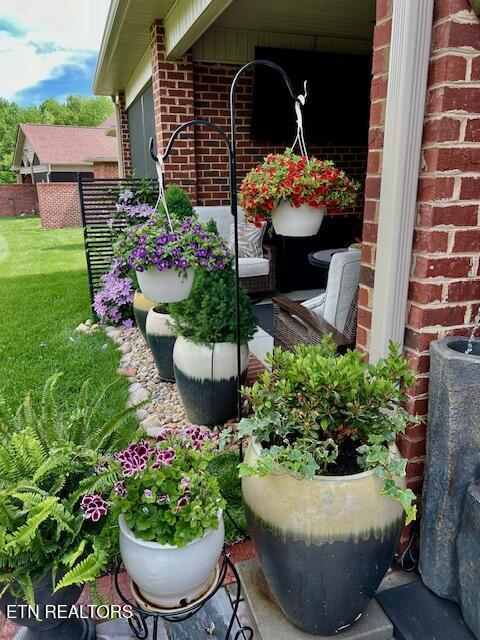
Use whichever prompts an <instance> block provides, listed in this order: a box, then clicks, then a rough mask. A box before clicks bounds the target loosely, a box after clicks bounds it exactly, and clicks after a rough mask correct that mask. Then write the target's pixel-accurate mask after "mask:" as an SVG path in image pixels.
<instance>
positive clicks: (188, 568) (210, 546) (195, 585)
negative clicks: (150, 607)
mask: <svg viewBox="0 0 480 640" xmlns="http://www.w3.org/2000/svg"><path fill="white" fill-rule="evenodd" d="M118 523H119V526H120V554H121V556H122V560H123V564H124V566H125V569H126V571H127V573H128V575H129V576H130V577H131V578H132V580H133V581H134V582H135V584H136V585H137V587H138V589H139V591H140V593H141V594H142V596H144V597H145V599H146V600H148V602H150V603H152V604H154V605H157V606H158V607H162V608H166V609H167V608H168V609H171V608H174V607H180V606H185V605H187V604H189V603H191V602H194V601H195V600H197V599H198V598H200V596H202V595H203V594H204V593H205V591H207V589H208V587H209V586H210V581H211V579H212V576H213V574H214V571H215V567H216V564H217V562H218V559H219V557H220V554H221V553H222V549H223V543H224V538H225V530H224V526H223V517H222V511H221V510H219V512H218V528H217V529H209V530H208V531H206V533H205V535H204V536H203V537H202V538H197V539H196V540H192V542H190V543H189V544H187V545H186V546H185V547H174V546H171V545H168V544H158V543H157V542H147V541H146V540H141V539H140V538H137V537H136V536H135V534H134V533H133V532H132V530H131V529H130V528H129V527H128V526H127V523H126V522H125V518H124V517H123V514H122V515H120V517H119V519H118Z"/></svg>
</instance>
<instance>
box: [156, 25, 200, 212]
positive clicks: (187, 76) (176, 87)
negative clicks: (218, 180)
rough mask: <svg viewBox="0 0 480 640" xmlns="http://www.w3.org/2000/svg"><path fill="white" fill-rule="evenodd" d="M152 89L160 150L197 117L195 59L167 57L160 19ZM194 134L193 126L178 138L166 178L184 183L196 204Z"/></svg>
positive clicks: (170, 158)
mask: <svg viewBox="0 0 480 640" xmlns="http://www.w3.org/2000/svg"><path fill="white" fill-rule="evenodd" d="M151 52H152V88H153V107H154V111H155V128H156V133H157V149H159V150H162V149H165V147H166V145H167V143H168V140H169V138H170V136H171V134H172V133H173V131H175V129H176V128H177V127H178V126H179V125H180V124H182V123H184V122H187V121H188V120H191V119H192V118H194V117H195V114H194V99H193V58H192V54H191V53H188V54H186V55H185V56H184V57H183V58H182V59H181V60H178V61H176V62H170V61H168V60H166V58H165V35H164V31H163V26H162V23H161V21H158V20H157V21H155V22H154V23H153V25H152V29H151ZM195 135H196V131H194V130H193V129H190V130H188V131H186V132H185V133H183V134H182V135H181V138H179V139H177V142H176V143H175V148H174V149H173V150H172V153H171V155H170V156H169V158H168V161H167V162H166V164H165V179H166V181H167V182H175V183H176V184H179V185H181V186H182V187H183V188H184V189H185V190H186V191H187V192H188V193H189V195H190V197H191V199H192V201H193V202H194V203H196V201H197V193H196V175H195Z"/></svg>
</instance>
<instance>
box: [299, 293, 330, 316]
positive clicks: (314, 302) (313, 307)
mask: <svg viewBox="0 0 480 640" xmlns="http://www.w3.org/2000/svg"><path fill="white" fill-rule="evenodd" d="M302 307H306V308H307V309H310V311H311V312H312V313H314V314H315V315H316V316H317V317H318V318H320V319H322V318H323V310H324V307H325V293H321V294H320V295H319V296H315V298H310V299H309V300H304V301H303V302H302Z"/></svg>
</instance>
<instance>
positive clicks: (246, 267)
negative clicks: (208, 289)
mask: <svg viewBox="0 0 480 640" xmlns="http://www.w3.org/2000/svg"><path fill="white" fill-rule="evenodd" d="M195 211H196V212H197V214H198V217H199V218H200V220H201V221H202V222H208V221H209V220H214V221H215V223H216V225H217V230H218V233H219V234H220V235H221V236H222V238H223V239H224V240H225V242H227V243H229V241H230V231H231V229H230V227H231V222H232V214H231V212H230V207H229V206H219V207H214V206H211V207H195ZM240 212H241V209H239V213H240ZM238 271H239V275H240V282H241V283H242V285H243V286H244V287H245V289H246V290H247V291H248V292H249V293H250V294H260V293H271V292H273V291H275V287H276V272H277V265H276V247H273V246H272V245H269V244H264V245H263V255H262V256H260V257H255V258H253V257H251V258H243V257H240V258H239V260H238Z"/></svg>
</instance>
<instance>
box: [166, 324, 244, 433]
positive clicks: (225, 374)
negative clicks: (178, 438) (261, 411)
mask: <svg viewBox="0 0 480 640" xmlns="http://www.w3.org/2000/svg"><path fill="white" fill-rule="evenodd" d="M248 353H249V351H248V346H247V345H242V348H241V362H242V374H243V376H245V374H246V372H247V367H248ZM173 367H174V370H175V379H176V381H177V386H178V391H179V393H180V397H181V399H182V403H183V406H184V407H185V412H186V414H187V418H188V420H189V421H190V422H192V423H193V424H199V425H206V426H214V425H220V424H224V423H225V422H227V420H229V419H230V418H232V417H233V416H234V415H235V410H236V407H237V392H238V391H237V345H236V344H234V343H231V342H217V343H215V344H210V345H203V344H195V343H193V342H190V340H187V339H186V338H184V337H182V336H179V337H178V338H177V341H176V342H175V347H174V348H173Z"/></svg>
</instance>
